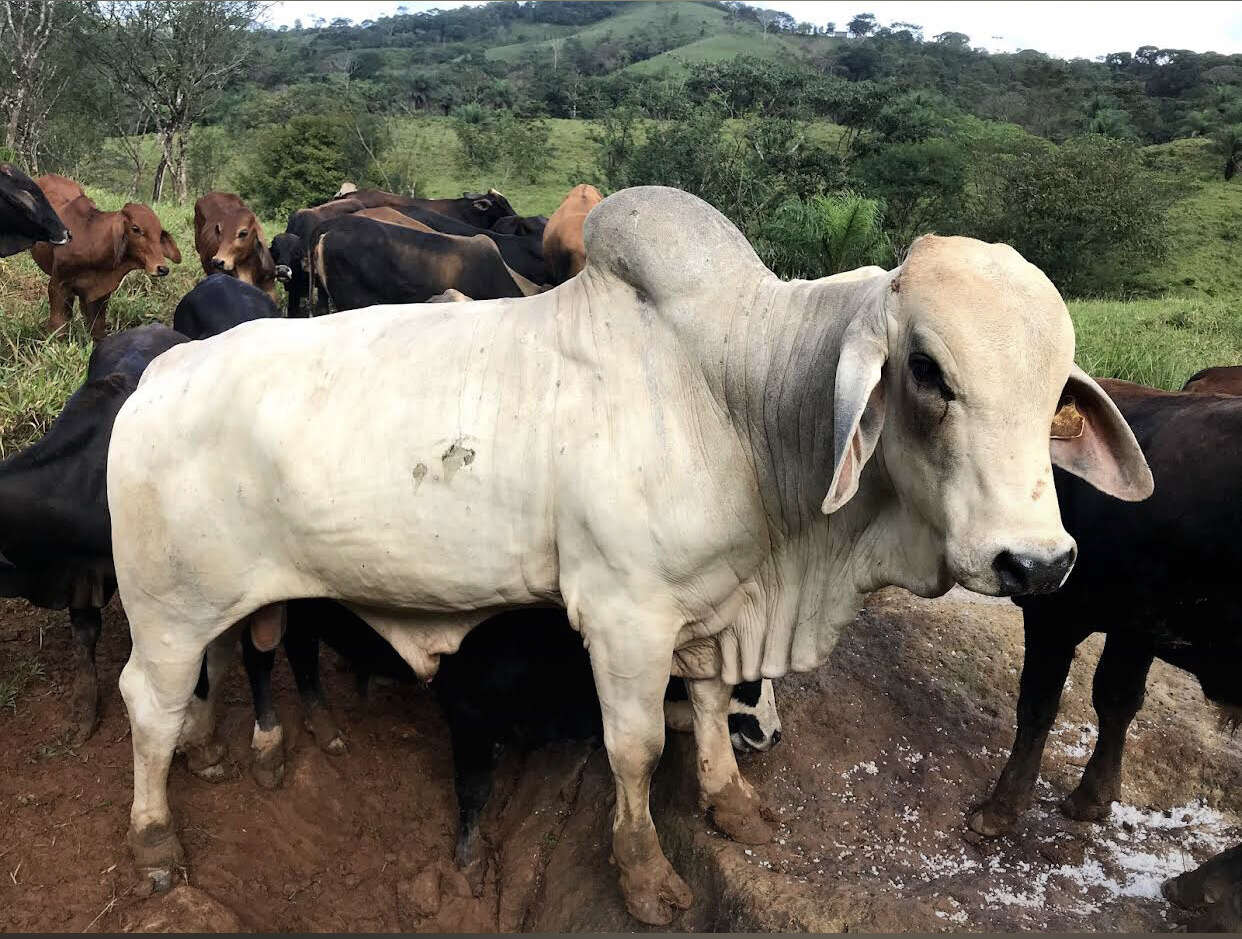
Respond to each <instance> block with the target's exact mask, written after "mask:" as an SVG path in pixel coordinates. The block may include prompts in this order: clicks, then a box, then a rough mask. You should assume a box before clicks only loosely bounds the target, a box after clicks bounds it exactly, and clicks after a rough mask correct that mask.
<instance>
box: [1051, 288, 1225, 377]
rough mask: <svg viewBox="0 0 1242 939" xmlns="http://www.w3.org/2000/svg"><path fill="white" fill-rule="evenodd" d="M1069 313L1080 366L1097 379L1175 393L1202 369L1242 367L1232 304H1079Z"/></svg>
mask: <svg viewBox="0 0 1242 939" xmlns="http://www.w3.org/2000/svg"><path fill="white" fill-rule="evenodd" d="M1069 310H1070V316H1071V317H1072V318H1073V320H1074V331H1075V334H1076V336H1077V342H1078V351H1077V355H1076V356H1075V357H1076V359H1077V360H1078V364H1079V365H1081V366H1082V367H1083V369H1085V370H1086V371H1087V373H1088V374H1090V375H1094V376H1096V377H1099V378H1123V379H1125V380H1127V381H1135V382H1139V383H1140V384H1144V385H1151V386H1153V387H1156V388H1167V389H1170V390H1174V389H1178V388H1181V386H1182V385H1183V384H1184V383H1185V382H1186V379H1187V378H1189V377H1190V376H1191V375H1193V374H1194V373H1195V372H1197V371H1198V370H1199V369H1201V368H1206V367H1207V366H1209V365H1236V364H1239V363H1242V319H1240V318H1239V317H1238V315H1237V305H1236V303H1235V302H1233V301H1232V300H1231V299H1220V298H1201V297H1180V296H1168V297H1163V298H1160V299H1155V300H1130V301H1124V300H1078V301H1072V302H1071V303H1070V304H1069Z"/></svg>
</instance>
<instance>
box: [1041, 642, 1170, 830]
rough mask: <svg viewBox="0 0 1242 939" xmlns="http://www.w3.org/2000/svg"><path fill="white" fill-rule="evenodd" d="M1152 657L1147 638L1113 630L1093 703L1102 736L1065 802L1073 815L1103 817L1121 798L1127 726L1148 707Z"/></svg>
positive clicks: (1094, 819)
mask: <svg viewBox="0 0 1242 939" xmlns="http://www.w3.org/2000/svg"><path fill="white" fill-rule="evenodd" d="M1152 658H1153V655H1152V650H1151V647H1150V646H1148V645H1147V644H1146V643H1144V642H1143V641H1142V640H1141V639H1138V638H1137V637H1134V636H1129V635H1125V634H1122V633H1109V635H1108V639H1107V640H1106V641H1105V643H1104V652H1103V653H1102V654H1101V655H1100V662H1099V664H1098V665H1097V666H1096V667H1095V678H1094V680H1093V682H1092V687H1091V703H1092V704H1093V705H1094V706H1095V713H1096V715H1097V716H1098V717H1099V719H1100V736H1099V739H1097V740H1096V742H1095V750H1094V752H1093V753H1092V754H1091V759H1090V760H1088V761H1087V768H1086V770H1085V771H1084V772H1083V774H1082V780H1081V781H1080V782H1079V783H1078V788H1077V789H1075V790H1074V791H1073V792H1072V793H1070V794H1069V796H1068V797H1066V799H1065V801H1064V802H1063V803H1062V804H1061V808H1062V810H1063V811H1064V812H1065V814H1066V815H1068V816H1069V817H1070V818H1076V819H1078V820H1079V821H1084V822H1098V821H1103V820H1104V819H1105V818H1107V817H1108V813H1109V812H1110V811H1111V810H1112V804H1113V802H1114V801H1115V800H1117V799H1120V798H1121V758H1122V754H1123V753H1124V752H1125V746H1126V731H1127V730H1128V729H1129V727H1130V722H1131V721H1133V720H1134V715H1136V714H1138V712H1139V708H1141V707H1142V706H1143V692H1144V690H1145V687H1146V684H1147V672H1148V671H1149V670H1150V669H1151V660H1152Z"/></svg>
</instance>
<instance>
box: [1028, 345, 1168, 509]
mask: <svg viewBox="0 0 1242 939" xmlns="http://www.w3.org/2000/svg"><path fill="white" fill-rule="evenodd" d="M1059 408H1060V409H1059V410H1058V411H1057V417H1056V419H1055V420H1054V421H1053V426H1052V462H1053V463H1054V464H1055V465H1056V466H1059V467H1061V469H1063V470H1065V471H1066V472H1068V473H1073V474H1074V475H1075V476H1078V477H1081V478H1082V479H1084V480H1086V481H1087V482H1089V483H1090V484H1091V485H1092V486H1094V487H1095V488H1096V489H1098V490H1100V492H1103V493H1106V494H1107V495H1110V496H1114V497H1116V498H1118V499H1124V500H1125V501H1127V502H1139V501H1141V500H1143V499H1146V498H1147V497H1148V496H1150V495H1151V493H1152V489H1153V488H1154V483H1153V481H1152V478H1151V469H1150V467H1148V465H1147V459H1146V458H1145V457H1144V456H1143V450H1142V448H1141V447H1139V445H1138V441H1137V440H1135V439H1134V432H1133V431H1132V430H1130V425H1129V424H1127V423H1126V419H1125V418H1124V417H1122V416H1121V412H1120V411H1118V410H1117V405H1115V404H1113V402H1112V399H1111V398H1109V396H1108V395H1106V394H1105V393H1104V390H1103V389H1102V388H1101V387H1100V386H1099V385H1097V384H1096V383H1095V382H1094V381H1092V379H1091V376H1090V375H1088V374H1087V373H1086V372H1084V371H1083V370H1082V369H1080V368H1079V367H1078V366H1077V365H1074V366H1072V367H1071V368H1070V375H1069V380H1068V381H1066V383H1065V391H1064V392H1062V394H1061V403H1060V406H1059Z"/></svg>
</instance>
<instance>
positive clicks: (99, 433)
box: [0, 325, 186, 743]
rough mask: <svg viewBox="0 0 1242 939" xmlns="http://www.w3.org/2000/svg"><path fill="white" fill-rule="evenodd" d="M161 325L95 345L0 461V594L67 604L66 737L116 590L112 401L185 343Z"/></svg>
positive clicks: (91, 710) (83, 713)
mask: <svg viewBox="0 0 1242 939" xmlns="http://www.w3.org/2000/svg"><path fill="white" fill-rule="evenodd" d="M185 341H186V339H185V337H184V336H181V335H179V334H177V333H176V332H174V331H173V330H171V329H169V328H168V327H166V326H160V325H151V326H139V327H137V328H136V329H129V330H125V331H123V332H119V333H115V334H113V335H111V336H108V337H107V338H105V339H101V340H100V341H99V342H98V343H96V344H95V349H94V351H93V352H92V353H91V358H90V363H89V365H88V367H87V376H86V382H85V384H83V385H82V387H81V388H79V389H78V390H77V391H75V392H74V393H73V395H72V396H71V397H70V398H69V400H68V401H67V402H66V404H65V407H64V409H63V410H62V411H61V413H60V416H59V417H57V418H56V421H55V423H53V424H52V426H51V428H49V429H48V432H47V434H46V435H44V437H43V438H42V439H41V440H39V441H38V442H36V443H34V444H32V445H31V446H30V447H28V448H26V449H25V450H23V451H22V452H21V453H18V454H16V455H15V456H12V457H10V458H9V459H7V460H5V461H4V462H3V463H0V596H6V597H24V598H25V599H27V600H29V601H30V602H31V603H33V604H35V605H36V606H41V607H44V608H47V609H53V610H62V609H66V608H67V609H68V610H69V621H70V623H71V625H72V628H73V636H74V640H75V650H76V652H75V658H76V665H77V675H76V676H75V678H74V683H73V698H72V712H71V713H72V718H71V719H72V724H73V738H74V740H75V741H76V742H78V743H81V742H82V741H84V740H85V739H86V738H87V737H89V736H90V735H91V733H92V732H93V731H94V729H95V724H96V721H97V717H98V709H99V690H98V683H97V681H96V676H95V643H96V641H97V640H98V639H99V630H100V626H101V622H102V618H101V610H102V608H103V607H104V606H105V605H106V604H107V602H108V600H109V599H111V597H112V594H113V592H114V591H115V590H116V579H115V575H114V573H113V569H112V535H111V519H110V516H109V515H108V498H107V484H106V471H107V461H108V441H109V439H110V438H111V436H112V424H113V422H114V421H115V420H116V415H117V412H118V411H119V410H120V408H121V405H122V404H124V403H125V400H126V399H127V398H128V397H129V396H130V394H131V393H132V392H133V390H134V388H136V387H137V385H138V379H139V377H140V376H141V375H142V372H143V370H144V369H145V368H146V367H147V365H148V364H150V362H151V361H152V360H153V359H154V358H155V357H156V356H158V355H160V354H161V353H162V352H164V351H166V350H167V349H169V348H171V347H172V346H175V345H177V344H178V343H182V342H185Z"/></svg>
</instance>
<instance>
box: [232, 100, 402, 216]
mask: <svg viewBox="0 0 1242 939" xmlns="http://www.w3.org/2000/svg"><path fill="white" fill-rule="evenodd" d="M384 143H385V139H384V134H383V133H382V129H381V128H378V127H363V126H361V125H359V124H358V122H357V121H356V120H355V118H354V117H353V116H352V115H341V114H338V115H326V114H301V115H298V116H297V117H294V118H292V119H291V120H290V121H289V122H288V123H286V124H284V125H278V126H273V127H270V128H269V129H268V130H267V131H266V132H265V133H263V134H260V135H259V137H258V143H257V145H256V148H255V153H254V157H253V158H252V161H251V164H250V168H249V170H248V171H247V172H246V173H245V174H244V175H243V176H242V179H241V185H240V187H239V188H240V190H241V196H242V198H244V199H245V200H246V201H247V202H248V203H249V204H250V207H251V208H252V209H254V210H255V211H256V212H258V213H259V214H260V215H262V216H265V217H268V218H272V217H275V218H284V217H286V216H287V215H289V213H291V212H293V211H295V210H297V209H301V208H305V207H306V206H309V205H316V204H318V203H320V202H323V201H324V200H325V199H330V198H331V197H332V195H333V194H334V193H335V192H336V191H337V189H338V188H340V185H341V183H342V182H343V181H344V180H347V179H348V180H352V181H354V182H355V183H357V184H358V185H359V186H362V185H365V184H368V183H370V182H373V181H374V180H373V178H372V174H371V172H370V169H371V165H372V158H373V157H375V158H379V157H380V156H381V154H382V152H383V149H384V147H383V144H384ZM368 148H369V151H370V152H368Z"/></svg>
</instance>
